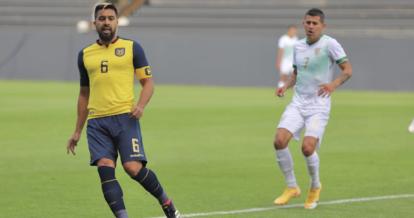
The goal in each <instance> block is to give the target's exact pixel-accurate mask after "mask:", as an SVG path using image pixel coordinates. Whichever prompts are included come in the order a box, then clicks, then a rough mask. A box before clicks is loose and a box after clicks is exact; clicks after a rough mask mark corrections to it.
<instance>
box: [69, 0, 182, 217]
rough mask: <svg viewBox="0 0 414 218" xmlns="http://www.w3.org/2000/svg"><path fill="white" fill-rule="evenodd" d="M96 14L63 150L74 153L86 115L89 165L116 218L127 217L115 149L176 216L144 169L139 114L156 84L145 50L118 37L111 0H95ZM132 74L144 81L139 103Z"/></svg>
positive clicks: (82, 56) (129, 169)
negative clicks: (72, 122)
mask: <svg viewBox="0 0 414 218" xmlns="http://www.w3.org/2000/svg"><path fill="white" fill-rule="evenodd" d="M94 19H95V20H94V25H95V27H96V30H97V32H98V35H99V39H98V40H97V41H96V43H93V44H91V45H89V46H87V47H86V48H84V49H82V50H81V51H80V52H79V57H78V67H79V72H80V86H81V87H80V93H79V98H78V115H77V122H76V128H75V132H74V133H73V135H72V136H71V137H70V139H69V141H68V144H67V152H68V153H72V154H75V148H76V145H77V143H78V141H79V138H80V135H81V132H82V129H83V126H84V124H85V122H86V120H87V138H88V144H89V151H90V154H91V162H90V164H91V165H93V166H97V168H98V173H99V177H100V179H101V184H102V191H103V194H104V198H105V200H106V202H107V203H108V205H109V207H110V208H111V210H112V212H113V214H114V215H115V217H117V218H127V217H128V214H127V211H126V209H125V205H124V201H123V193H122V189H121V187H120V185H119V183H118V181H117V180H116V178H115V166H116V160H117V158H118V153H119V155H120V157H121V162H122V166H123V168H124V169H125V171H126V172H127V173H128V174H129V175H130V177H131V178H132V179H134V180H136V181H137V182H138V183H140V184H141V185H142V186H143V187H144V188H145V190H147V191H148V192H149V193H151V195H153V196H154V197H155V198H157V199H158V201H159V203H160V204H161V206H162V209H163V211H164V213H165V215H166V216H167V217H173V218H174V217H180V214H179V212H178V210H176V209H175V207H174V205H173V203H172V201H171V199H170V198H168V196H167V194H166V193H165V192H164V190H163V188H162V186H161V184H160V183H159V181H158V179H157V177H156V175H155V173H154V172H153V171H151V170H150V169H148V168H146V163H147V159H146V157H145V153H144V149H143V143H142V137H141V130H140V124H139V118H141V116H142V114H143V113H144V108H145V106H146V105H147V103H148V102H149V101H150V99H151V96H152V94H153V89H154V83H153V80H152V78H151V77H152V75H151V70H150V67H149V66H148V63H147V60H146V58H145V54H144V51H143V49H142V47H141V46H140V45H139V44H138V43H137V42H135V41H132V40H127V39H122V38H119V37H118V36H117V34H116V32H117V27H118V12H117V9H116V7H115V6H114V5H113V4H110V3H100V4H97V5H96V6H95V8H94ZM134 76H136V77H138V79H139V82H140V83H141V86H142V90H141V93H140V96H139V100H138V102H137V103H134Z"/></svg>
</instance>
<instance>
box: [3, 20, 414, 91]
mask: <svg viewBox="0 0 414 218" xmlns="http://www.w3.org/2000/svg"><path fill="white" fill-rule="evenodd" d="M283 31H284V30H270V29H260V28H258V29H254V28H248V29H243V28H203V29H201V28H151V27H144V28H139V29H133V28H125V29H121V30H120V35H121V36H123V37H125V38H130V39H134V40H137V41H139V42H141V44H142V45H143V47H144V50H145V51H146V54H147V58H148V60H149V62H150V64H151V65H152V67H153V73H154V75H155V80H156V82H157V83H161V84H196V85H197V84H199V85H219V86H275V83H276V80H277V74H276V72H275V70H274V59H275V54H276V49H277V37H278V36H280V35H281V34H283ZM328 34H329V33H328ZM302 35H303V34H302ZM330 35H332V36H333V37H336V38H337V39H338V40H339V41H340V42H341V43H342V45H343V46H344V48H345V50H346V51H347V53H348V56H349V57H350V60H351V62H352V64H353V68H354V76H353V78H352V79H351V80H350V81H349V83H347V84H346V86H345V88H347V89H358V90H405V91H414V85H413V83H414V72H413V69H412V67H411V62H412V51H413V48H414V39H398V38H392V37H391V38H386V37H381V38H376V37H363V36H358V37H356V36H352V35H350V34H348V35H338V36H337V35H335V34H330ZM95 39H96V35H95V33H89V34H85V35H81V34H78V33H77V32H76V30H75V29H74V27H50V26H48V27H42V26H36V27H25V28H21V27H16V26H10V27H7V26H3V27H2V31H1V32H0V50H1V52H0V79H22V80H64V81H77V80H78V71H77V65H76V58H77V53H78V51H79V50H80V49H81V48H82V47H84V46H86V45H87V44H89V43H92V42H94V41H95Z"/></svg>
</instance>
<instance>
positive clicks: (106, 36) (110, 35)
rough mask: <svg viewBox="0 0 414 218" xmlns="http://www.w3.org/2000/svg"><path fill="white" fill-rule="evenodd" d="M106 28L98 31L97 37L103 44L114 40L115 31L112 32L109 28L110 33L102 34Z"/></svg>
mask: <svg viewBox="0 0 414 218" xmlns="http://www.w3.org/2000/svg"><path fill="white" fill-rule="evenodd" d="M106 28H108V27H102V28H101V29H100V31H98V35H99V38H100V39H101V41H102V42H103V43H110V42H111V41H112V39H113V38H114V36H115V32H116V31H115V30H113V29H112V28H110V30H111V32H110V33H104V29H106Z"/></svg>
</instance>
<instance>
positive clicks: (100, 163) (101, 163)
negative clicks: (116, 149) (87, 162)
mask: <svg viewBox="0 0 414 218" xmlns="http://www.w3.org/2000/svg"><path fill="white" fill-rule="evenodd" d="M96 165H97V166H98V167H112V168H115V163H114V161H113V160H111V159H107V158H102V159H100V160H98V162H97V163H96Z"/></svg>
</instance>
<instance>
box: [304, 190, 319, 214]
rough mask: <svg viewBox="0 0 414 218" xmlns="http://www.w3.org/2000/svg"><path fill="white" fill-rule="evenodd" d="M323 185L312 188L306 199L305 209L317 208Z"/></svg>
mask: <svg viewBox="0 0 414 218" xmlns="http://www.w3.org/2000/svg"><path fill="white" fill-rule="evenodd" d="M321 190H322V185H321V186H320V187H319V188H310V189H309V192H308V197H307V198H306V201H305V209H315V208H316V207H317V206H318V202H319V195H320V194H321Z"/></svg>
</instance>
